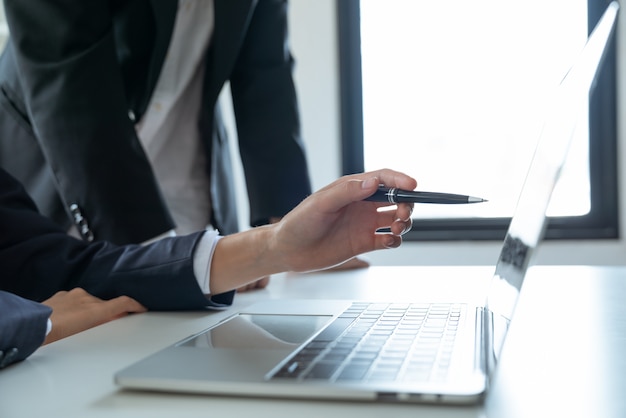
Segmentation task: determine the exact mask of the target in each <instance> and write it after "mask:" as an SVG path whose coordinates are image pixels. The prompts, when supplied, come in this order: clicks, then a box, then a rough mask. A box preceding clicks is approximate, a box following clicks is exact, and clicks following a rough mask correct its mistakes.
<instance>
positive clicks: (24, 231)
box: [0, 169, 417, 310]
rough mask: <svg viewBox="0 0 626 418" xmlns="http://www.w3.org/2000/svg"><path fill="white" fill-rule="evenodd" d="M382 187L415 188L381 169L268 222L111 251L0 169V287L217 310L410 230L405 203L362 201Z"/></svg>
mask: <svg viewBox="0 0 626 418" xmlns="http://www.w3.org/2000/svg"><path fill="white" fill-rule="evenodd" d="M381 183H382V184H386V185H388V186H389V187H398V188H403V189H409V190H412V189H414V188H415V187H416V185H417V183H416V181H415V180H414V179H413V178H411V177H409V176H407V175H405V174H402V173H399V172H396V171H393V170H387V169H384V170H378V171H374V172H369V173H361V174H354V175H350V176H344V177H342V178H340V179H338V180H336V181H335V182H333V183H331V184H329V185H328V186H326V187H324V188H322V189H321V190H319V191H318V192H316V193H313V194H312V195H310V196H308V197H307V198H306V199H305V200H303V201H302V202H301V203H300V204H299V205H298V206H296V208H294V209H293V210H292V211H290V212H289V213H288V214H287V215H285V216H284V217H283V218H282V219H281V220H280V221H279V222H278V223H275V224H271V225H266V226H263V227H258V228H252V229H249V230H246V231H242V232H239V233H235V234H230V235H222V236H220V235H218V234H217V232H216V231H207V230H204V231H199V232H195V233H192V234H189V235H185V236H177V237H170V238H163V239H161V240H158V241H156V242H154V243H151V244H148V245H138V244H127V245H124V246H118V245H115V244H112V243H109V242H106V241H98V242H92V243H89V242H87V241H84V240H79V239H76V238H73V237H71V236H70V235H68V234H67V233H66V232H65V230H64V229H63V228H61V227H60V226H58V225H57V224H55V223H54V222H52V221H51V220H49V219H47V218H46V217H44V216H42V215H41V214H40V213H39V212H38V211H37V207H36V206H35V204H34V202H33V201H32V200H31V199H30V197H29V196H28V194H27V193H26V192H25V190H24V188H23V187H22V185H21V184H20V183H19V182H18V181H17V180H15V179H14V178H13V177H11V176H10V175H9V174H8V173H7V172H6V171H4V170H2V169H0V231H1V233H0V267H1V268H2V275H0V290H3V291H7V292H11V293H13V294H16V295H18V296H21V297H25V298H28V299H31V300H34V301H38V302H41V301H44V300H46V299H48V298H50V297H52V296H53V295H54V294H55V293H56V292H58V291H62V290H71V289H73V288H77V287H78V288H82V289H84V290H85V291H86V292H88V293H89V294H91V295H93V296H95V297H98V298H101V299H105V300H108V299H112V298H115V297H118V296H128V297H130V298H132V299H134V300H136V301H137V302H139V303H140V304H141V305H143V306H144V307H145V308H147V309H149V310H189V309H222V308H224V307H227V306H228V305H230V304H231V303H232V300H233V297H234V289H237V288H238V287H240V286H244V285H246V284H248V283H252V282H254V281H255V280H258V279H259V277H265V276H268V275H271V274H275V273H280V272H285V271H295V272H302V271H311V270H319V269H324V268H329V267H332V266H335V265H337V264H340V263H343V262H345V261H346V260H349V259H351V258H353V257H356V256H357V255H359V254H362V253H364V252H368V251H374V250H379V249H384V248H395V247H397V246H399V245H400V244H401V242H402V234H404V233H405V232H406V231H408V230H409V229H410V228H411V225H412V221H411V211H412V208H413V205H412V204H406V203H403V204H399V205H397V207H395V208H394V207H392V208H391V210H385V211H380V210H379V209H380V208H381V207H385V206H389V203H376V202H370V201H363V199H365V198H367V197H368V196H371V195H372V194H374V193H375V192H376V190H377V189H378V186H379V184H381ZM381 228H389V232H387V233H382V232H379V231H380V229H381Z"/></svg>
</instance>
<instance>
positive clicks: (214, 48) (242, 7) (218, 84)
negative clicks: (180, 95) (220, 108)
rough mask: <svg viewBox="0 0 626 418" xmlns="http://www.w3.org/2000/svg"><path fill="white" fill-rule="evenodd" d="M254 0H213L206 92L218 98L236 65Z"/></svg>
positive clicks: (254, 4)
mask: <svg viewBox="0 0 626 418" xmlns="http://www.w3.org/2000/svg"><path fill="white" fill-rule="evenodd" d="M256 3H257V0H215V6H214V7H215V27H214V30H213V38H212V41H211V47H210V50H209V54H208V61H207V67H206V68H207V78H206V79H205V81H207V83H206V87H207V89H208V90H206V93H207V94H208V95H209V97H217V95H218V94H219V92H220V90H221V88H222V86H223V84H224V82H225V81H226V80H227V79H228V77H229V75H230V72H231V71H232V68H233V66H234V64H235V61H236V59H237V55H238V54H239V49H240V47H241V43H242V42H243V39H244V37H245V34H246V27H247V26H248V24H249V22H250V18H251V17H252V12H253V11H254V7H255V6H256Z"/></svg>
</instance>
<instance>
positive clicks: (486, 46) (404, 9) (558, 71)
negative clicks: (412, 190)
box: [338, 0, 618, 240]
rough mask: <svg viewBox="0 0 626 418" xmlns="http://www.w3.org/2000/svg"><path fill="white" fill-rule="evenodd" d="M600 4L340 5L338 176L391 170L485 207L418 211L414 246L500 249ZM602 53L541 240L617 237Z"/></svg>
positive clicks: (611, 85) (609, 62)
mask: <svg viewBox="0 0 626 418" xmlns="http://www.w3.org/2000/svg"><path fill="white" fill-rule="evenodd" d="M607 4H608V2H606V1H601V0H589V1H587V0H562V1H556V0H553V1H550V2H545V0H543V1H542V0H532V1H531V0H526V1H518V2H504V3H502V2H497V1H494V0H476V1H473V2H467V1H463V0H452V1H448V2H443V3H441V2H422V1H415V0H387V1H385V2H381V1H378V2H375V1H372V0H369V1H368V0H364V1H358V0H348V1H343V0H342V1H340V2H338V7H339V9H338V12H339V24H340V27H339V33H340V51H341V89H342V91H341V97H342V127H343V128H342V129H343V132H342V137H343V148H342V151H343V171H344V172H345V173H351V172H357V171H363V170H370V169H374V168H379V167H382V166H387V167H393V168H398V169H400V170H402V171H405V172H407V173H410V174H411V175H414V176H415V177H416V178H417V179H418V181H419V182H420V188H422V189H424V190H432V191H446V192H451V193H461V194H470V195H474V196H480V197H484V198H487V199H489V200H490V202H489V204H480V205H462V206H460V205H459V206H457V205H450V207H443V206H439V205H437V206H428V205H421V206H420V207H419V210H416V211H415V219H414V228H413V231H412V232H410V233H409V234H408V236H407V239H409V240H411V239H413V240H446V239H502V238H503V237H504V234H505V231H506V228H507V226H508V223H509V220H510V216H511V214H512V212H513V210H514V208H515V203H516V199H517V195H518V193H519V190H520V188H521V186H522V183H523V181H524V176H525V173H526V169H527V167H528V164H529V163H530V158H531V157H532V152H533V151H534V146H535V143H536V139H537V138H538V134H539V131H540V128H541V122H542V114H543V110H544V109H543V108H542V106H544V105H545V104H546V103H548V100H546V99H547V98H548V97H549V93H550V92H551V91H552V89H553V87H556V85H558V82H559V80H560V79H561V78H562V77H563V75H564V74H565V73H566V71H567V69H568V68H569V65H570V63H571V62H572V61H573V59H574V57H575V56H576V55H577V54H578V52H579V51H580V49H581V48H582V46H583V45H584V42H585V40H586V38H587V34H588V33H589V32H590V29H593V27H594V26H595V23H596V22H597V20H598V19H599V17H600V16H601V14H602V13H603V11H604V8H605V7H606V5H607ZM609 48H610V49H609V51H608V54H607V56H606V58H605V60H604V62H603V66H602V68H601V70H600V71H601V73H600V75H599V77H598V81H597V82H596V86H595V89H594V91H593V93H592V94H591V95H590V101H589V109H590V111H589V117H588V120H584V121H579V125H578V127H577V135H576V136H575V138H574V139H573V143H572V147H571V149H570V154H569V156H568V161H567V164H566V167H565V168H564V170H563V174H562V176H561V180H560V181H559V184H558V185H557V188H556V190H555V193H554V198H553V201H552V203H551V206H550V208H549V210H548V214H549V215H550V220H549V223H548V229H547V231H546V238H547V239H550V238H558V239H568V238H577V239H580V238H588V239H590V238H617V235H618V225H617V219H618V216H617V202H618V200H617V170H616V165H617V163H616V141H617V133H616V99H615V91H616V82H615V47H614V41H613V43H612V44H611V45H610V46H609ZM389 149H392V150H393V149H395V150H398V151H404V152H396V153H394V152H393V151H391V152H390V151H388V150H389ZM406 150H408V152H407V151H406Z"/></svg>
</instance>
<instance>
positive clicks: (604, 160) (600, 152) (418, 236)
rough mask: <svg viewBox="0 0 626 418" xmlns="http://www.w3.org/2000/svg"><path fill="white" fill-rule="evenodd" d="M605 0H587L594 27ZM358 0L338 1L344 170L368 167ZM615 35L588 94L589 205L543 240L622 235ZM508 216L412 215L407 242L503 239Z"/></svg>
mask: <svg viewBox="0 0 626 418" xmlns="http://www.w3.org/2000/svg"><path fill="white" fill-rule="evenodd" d="M609 3H610V1H607V0H588V27H589V28H590V30H591V29H593V27H594V26H595V24H596V23H597V22H598V20H599V19H600V17H601V16H602V13H603V12H604V10H605V9H606V6H607V5H608V4H609ZM359 4H360V0H341V1H338V2H337V17H338V36H339V67H340V68H339V77H340V100H341V103H340V111H341V136H342V141H341V151H342V172H343V174H351V173H357V172H362V171H364V169H365V168H364V146H363V110H362V109H363V96H362V73H361V53H360V51H361V35H360V7H359ZM615 38H616V36H613V37H612V39H611V43H610V44H609V46H608V50H607V52H606V56H605V58H604V61H603V63H602V67H601V69H600V73H599V75H598V77H597V80H596V83H595V87H594V89H593V91H592V93H591V94H590V96H589V163H590V166H589V167H590V170H589V171H590V186H591V191H590V193H591V196H590V198H591V209H590V211H589V213H588V214H587V215H584V216H577V217H558V218H549V219H548V222H547V227H546V233H545V239H563V240H568V239H619V209H618V208H619V199H618V198H619V196H618V178H617V175H618V170H617V62H616V39H615ZM509 223H510V218H480V219H475V218H472V219H456V218H448V219H432V220H431V219H428V220H424V219H414V220H413V229H412V230H411V231H410V232H408V233H407V234H406V235H405V236H404V238H405V240H407V241H451V240H502V239H504V236H505V234H506V229H507V228H508V225H509Z"/></svg>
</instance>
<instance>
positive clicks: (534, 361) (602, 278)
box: [0, 267, 626, 418]
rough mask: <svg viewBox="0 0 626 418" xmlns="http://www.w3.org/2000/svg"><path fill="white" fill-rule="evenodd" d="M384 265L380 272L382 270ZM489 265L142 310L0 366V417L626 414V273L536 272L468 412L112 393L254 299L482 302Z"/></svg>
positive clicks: (315, 277) (281, 285)
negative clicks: (134, 368) (174, 309)
mask: <svg viewBox="0 0 626 418" xmlns="http://www.w3.org/2000/svg"><path fill="white" fill-rule="evenodd" d="M383 271H385V272H389V273H386V274H385V276H384V277H382V276H380V275H379V274H380V273H382V272H383ZM492 272H493V268H492V267H392V268H388V267H372V268H370V269H367V270H361V271H355V272H344V273H324V274H309V275H300V276H299V275H280V276H275V277H273V278H272V281H271V283H270V285H269V287H268V288H267V289H265V290H261V291H255V292H251V293H247V294H241V295H238V296H237V298H236V302H235V306H234V307H233V309H231V310H230V311H228V312H222V313H199V312H189V313H146V314H140V315H134V316H130V317H127V318H123V319H120V320H117V321H114V322H111V323H108V324H105V325H102V326H100V327H97V328H94V329H92V330H89V331H87V332H84V333H82V334H79V335H76V336H73V337H70V338H67V339H65V340H61V341H58V342H56V343H54V344H51V345H48V346H45V347H42V348H41V349H39V350H38V351H37V352H36V353H35V354H34V355H33V356H32V357H31V358H29V359H28V360H26V361H25V362H23V363H21V364H17V365H14V366H11V367H9V368H7V369H5V370H3V371H1V372H0V417H2V418H19V417H29V418H32V417H81V418H90V417H129V418H140V417H149V418H158V417H168V418H169V417H176V418H184V417H207V416H214V417H215V416H221V417H237V418H239V417H273V418H280V417H294V416H297V417H298V418H304V417H316V418H319V417H338V416H341V417H352V416H359V417H381V416H386V417H390V418H391V417H393V418H397V417H409V416H410V417H418V416H426V417H498V418H501V417H513V416H514V417H517V416H519V417H533V418H535V417H542V416H546V417H556V416H559V417H602V418H607V417H624V416H626V268H620V267H616V268H594V267H535V268H533V269H532V270H531V273H530V277H529V278H528V280H527V282H526V283H525V285H524V289H523V291H522V297H521V300H520V303H519V304H518V309H517V313H516V317H515V319H514V321H513V323H512V325H511V330H510V333H509V339H508V340H507V342H506V344H505V347H504V350H503V353H502V361H501V363H500V369H499V370H498V373H497V375H496V379H495V382H494V386H493V387H492V390H491V391H490V393H489V395H488V397H487V399H486V401H485V403H484V404H483V405H478V406H475V407H445V406H413V405H392V404H380V403H374V404H370V403H356V402H318V401H298V400H285V401H279V400H264V399H250V398H224V397H212V396H201V395H180V394H157V393H144V392H131V391H124V390H120V389H119V388H118V387H116V386H115V385H114V383H113V373H114V372H115V371H117V370H119V369H121V368H123V367H125V366H127V365H129V364H131V363H133V362H134V361H136V360H139V359H141V358H143V357H144V356H146V355H148V354H150V353H152V352H154V351H156V350H158V349H160V348H163V347H165V346H167V345H169V344H172V343H174V342H176V341H177V340H180V339H182V338H184V337H186V336H188V335H190V334H192V333H195V332H198V331H200V330H202V329H204V328H206V327H208V326H209V325H211V324H213V323H215V322H216V321H218V320H219V319H221V318H223V317H225V316H227V315H230V314H231V313H232V312H233V311H234V310H235V309H237V308H238V307H242V306H244V305H247V304H249V303H251V302H253V301H256V300H259V299H261V298H304V297H306V298H328V297H331V298H337V299H343V298H359V299H377V300H381V299H383V300H384V299H387V300H389V299H392V298H393V299H400V300H420V299H430V298H434V299H437V298H441V299H444V298H446V299H448V297H449V296H452V297H454V298H455V299H457V300H470V301H471V300H473V299H475V298H476V299H479V298H480V295H481V291H482V290H483V289H484V286H485V285H486V284H487V282H488V279H489V277H490V275H491V273H492Z"/></svg>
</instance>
